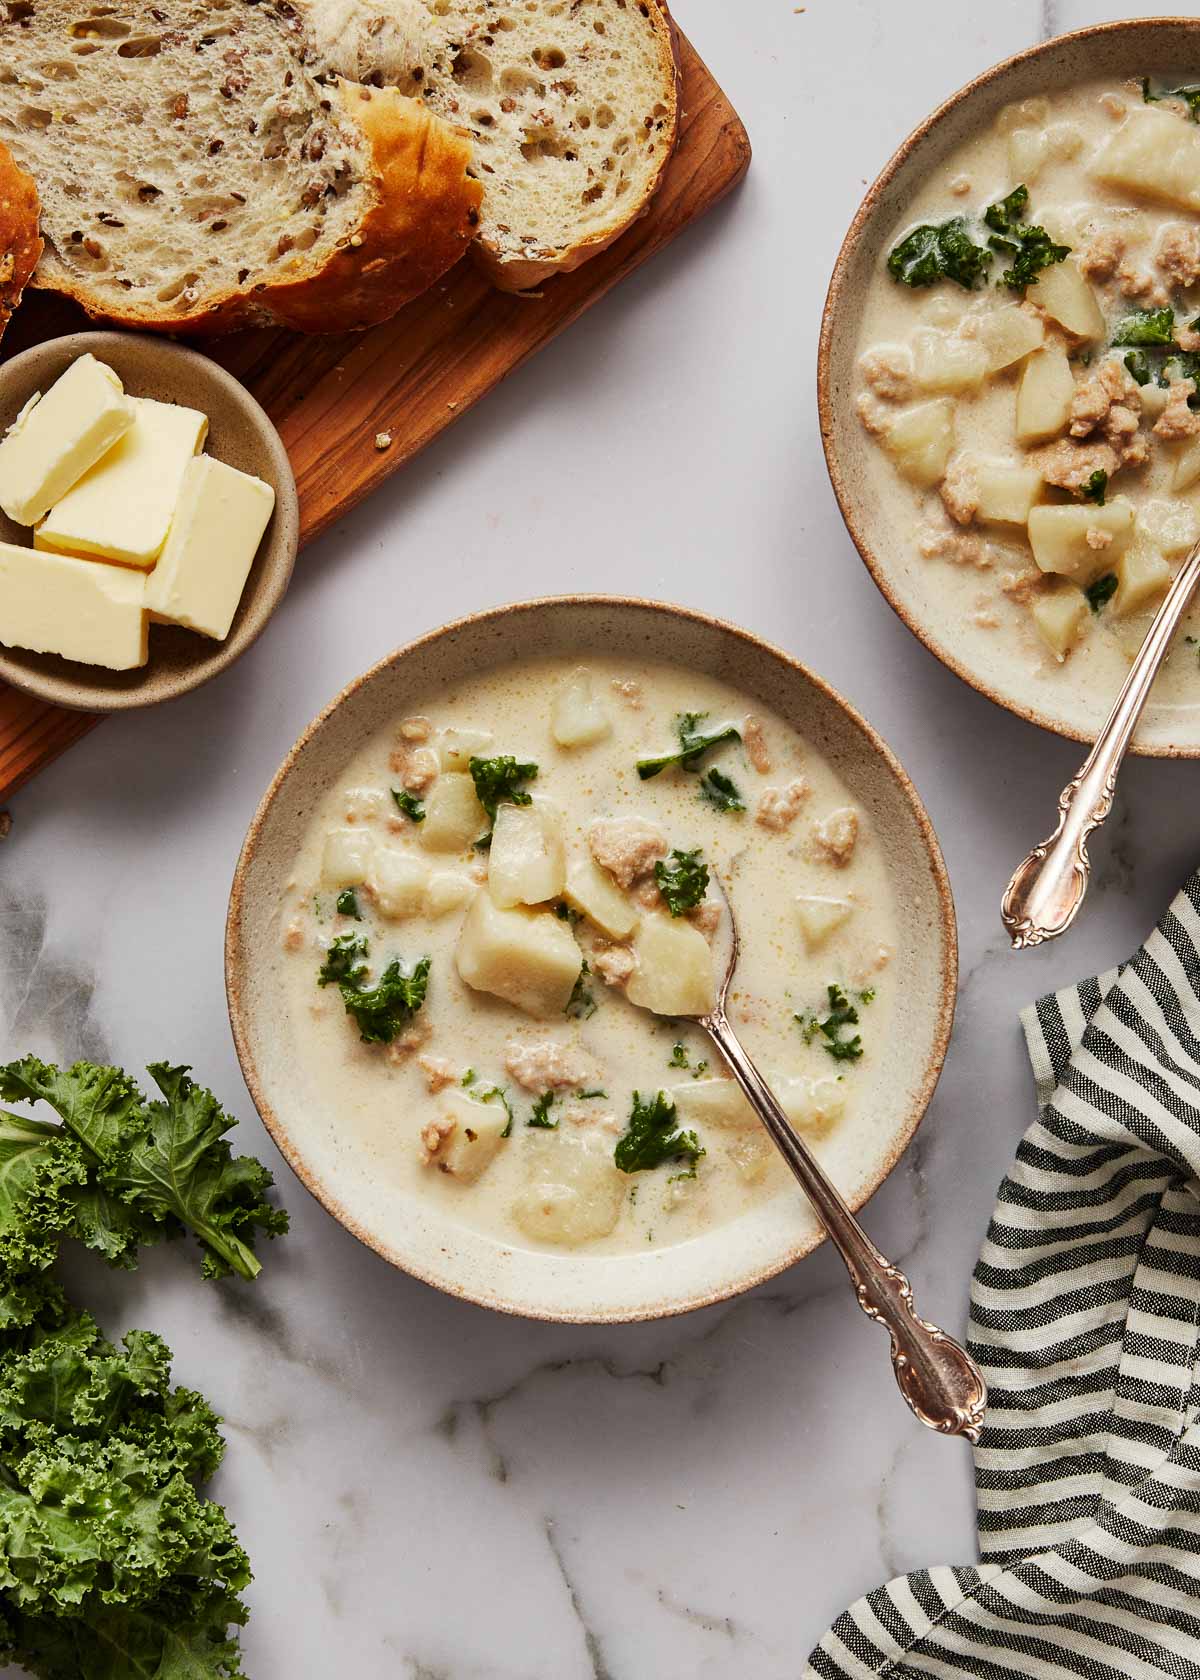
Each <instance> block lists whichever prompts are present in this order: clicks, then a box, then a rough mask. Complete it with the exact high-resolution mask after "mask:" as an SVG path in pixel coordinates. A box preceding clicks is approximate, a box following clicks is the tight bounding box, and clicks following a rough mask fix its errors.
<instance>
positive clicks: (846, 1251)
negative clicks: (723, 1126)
mask: <svg viewBox="0 0 1200 1680" xmlns="http://www.w3.org/2000/svg"><path fill="white" fill-rule="evenodd" d="M700 1024H701V1026H703V1027H705V1028H706V1030H707V1031H708V1033H709V1034H710V1035H711V1037H712V1039H713V1041H714V1043H715V1044H716V1046H717V1048H718V1049H719V1050H720V1052H721V1054H722V1055H723V1056H724V1058H725V1060H726V1061H727V1062H728V1063H729V1067H730V1071H731V1072H732V1074H733V1076H734V1078H735V1079H736V1080H737V1082H738V1084H739V1085H740V1086H741V1088H742V1090H743V1091H744V1092H745V1093H746V1097H747V1099H748V1100H749V1102H750V1103H751V1105H752V1106H753V1108H754V1109H755V1111H756V1113H757V1114H758V1116H759V1118H760V1119H761V1120H762V1123H763V1125H764V1126H765V1127H766V1128H767V1131H768V1132H769V1133H770V1135H771V1137H772V1139H773V1140H774V1142H775V1144H776V1146H777V1148H778V1149H779V1151H780V1153H781V1154H782V1155H783V1157H784V1159H785V1160H786V1162H787V1164H788V1166H789V1167H791V1169H792V1171H793V1173H795V1175H796V1177H797V1179H799V1181H800V1185H801V1188H802V1189H803V1190H804V1192H805V1194H806V1195H807V1196H808V1199H809V1201H810V1202H811V1203H812V1205H813V1207H814V1208H815V1209H816V1213H817V1217H818V1219H820V1221H821V1223H822V1225H824V1227H825V1229H826V1231H828V1233H829V1235H830V1237H831V1238H832V1239H833V1242H834V1244H835V1246H836V1247H837V1249H838V1251H839V1253H840V1254H841V1256H842V1259H843V1260H844V1261H845V1263H846V1270H847V1271H848V1272H849V1273H850V1281H851V1282H852V1283H853V1285H854V1289H855V1293H856V1294H857V1296H858V1304H859V1306H860V1307H861V1308H862V1310H863V1311H864V1312H865V1313H866V1315H867V1317H868V1318H873V1319H875V1320H877V1321H878V1322H879V1323H880V1324H882V1325H884V1327H885V1328H886V1329H887V1330H888V1332H889V1334H890V1335H891V1338H892V1365H893V1367H894V1369H895V1372H896V1381H897V1382H898V1383H899V1385H900V1392H901V1393H902V1394H903V1396H904V1398H905V1399H906V1400H907V1401H908V1404H909V1406H910V1408H911V1409H912V1411H913V1413H914V1414H915V1415H916V1416H917V1417H918V1418H919V1419H920V1420H921V1422H922V1423H923V1424H926V1425H927V1426H928V1427H929V1428H930V1429H936V1430H938V1431H939V1432H940V1433H941V1434H943V1435H965V1436H966V1438H967V1440H968V1441H978V1439H979V1434H980V1430H981V1429H982V1427H983V1414H984V1410H985V1408H986V1406H987V1386H986V1384H985V1383H984V1380H983V1376H982V1374H981V1373H980V1370H979V1367H978V1366H977V1365H976V1364H975V1361H974V1360H973V1359H972V1358H971V1356H970V1354H968V1353H967V1352H966V1350H965V1349H964V1348H961V1347H959V1345H958V1343H957V1342H956V1341H954V1340H953V1339H952V1338H951V1337H949V1336H947V1335H946V1333H945V1332H944V1331H942V1330H939V1329H938V1328H937V1326H936V1325H935V1324H927V1323H926V1321H925V1320H924V1319H923V1318H918V1317H917V1313H916V1308H915V1307H914V1305H913V1297H912V1289H911V1287H910V1285H909V1281H908V1279H907V1278H906V1277H905V1276H904V1273H903V1272H901V1271H900V1270H899V1269H898V1268H897V1267H896V1266H893V1265H891V1264H889V1262H888V1261H887V1260H885V1259H884V1257H883V1255H882V1254H880V1252H879V1250H878V1249H877V1248H876V1247H875V1245H874V1243H873V1242H872V1241H871V1239H870V1238H869V1237H868V1236H867V1234H866V1232H865V1231H864V1230H863V1228H862V1226H861V1225H860V1224H859V1223H858V1221H857V1219H855V1217H854V1215H853V1214H852V1213H851V1212H850V1209H849V1208H848V1207H847V1206H846V1204H845V1202H844V1201H843V1200H842V1198H841V1196H840V1195H839V1194H838V1191H837V1190H836V1189H835V1188H834V1186H833V1184H832V1183H831V1182H830V1180H829V1179H828V1178H827V1177H826V1175H825V1173H824V1171H823V1169H822V1168H821V1167H820V1166H819V1165H818V1163H817V1161H816V1158H815V1157H814V1156H813V1155H812V1154H811V1153H810V1151H809V1149H808V1147H807V1145H806V1144H805V1142H804V1140H803V1139H802V1138H801V1137H799V1136H798V1134H797V1133H796V1132H795V1130H794V1129H793V1127H792V1123H791V1121H790V1120H789V1119H788V1117H787V1115H786V1114H785V1113H784V1112H783V1110H782V1109H781V1108H780V1106H779V1104H778V1103H777V1102H776V1101H775V1098H774V1097H773V1096H772V1095H771V1092H770V1089H769V1088H768V1086H767V1084H766V1083H765V1081H764V1080H763V1078H762V1076H761V1074H760V1073H759V1071H758V1069H757V1068H756V1067H755V1066H754V1063H753V1062H752V1061H751V1060H750V1058H749V1056H748V1055H747V1054H746V1052H745V1051H744V1050H743V1049H742V1046H741V1043H740V1042H739V1040H738V1038H737V1035H736V1034H735V1032H734V1030H733V1028H732V1027H731V1026H730V1024H729V1021H728V1018H727V1017H726V1015H725V1013H724V1011H723V1010H722V1009H720V1008H718V1009H717V1010H715V1011H714V1012H713V1013H712V1014H711V1015H705V1016H702V1017H701V1018H700Z"/></svg>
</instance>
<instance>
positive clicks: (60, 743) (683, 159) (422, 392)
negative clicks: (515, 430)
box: [0, 36, 750, 802]
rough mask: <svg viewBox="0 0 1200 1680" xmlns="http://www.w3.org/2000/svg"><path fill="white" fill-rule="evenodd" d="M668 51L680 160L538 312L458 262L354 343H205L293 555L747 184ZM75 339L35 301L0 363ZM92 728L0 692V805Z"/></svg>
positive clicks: (740, 145)
mask: <svg viewBox="0 0 1200 1680" xmlns="http://www.w3.org/2000/svg"><path fill="white" fill-rule="evenodd" d="M679 45H680V61H681V68H682V72H683V98H682V106H683V122H682V129H681V134H680V141H679V148H678V150H677V152H676V154H675V157H674V159H673V160H672V163H671V166H670V168H669V169H668V171H667V176H666V179H665V181H664V183H663V186H662V188H661V189H660V191H659V192H658V194H657V195H656V196H655V198H654V200H653V201H652V203H651V206H650V210H649V213H648V214H647V215H645V216H643V218H642V219H641V221H640V222H638V223H637V224H636V225H635V226H634V227H632V228H630V230H629V231H628V233H626V234H625V235H624V236H623V237H622V238H621V239H619V240H618V241H617V243H616V244H615V245H613V246H612V247H610V249H609V250H607V251H605V252H604V253H603V254H602V255H600V256H599V257H596V258H594V259H593V261H591V262H589V263H585V264H584V266H583V267H582V268H580V269H577V270H576V271H575V273H574V274H564V275H559V276H557V277H556V278H555V279H553V280H551V281H549V282H548V283H547V285H546V288H545V290H544V292H543V294H542V295H541V296H540V297H536V298H526V297H522V298H514V297H509V296H506V295H505V294H503V293H501V292H497V291H494V290H493V289H492V287H491V286H489V285H488V284H487V282H486V281H485V280H484V279H483V278H482V277H481V276H480V274H479V273H478V271H477V270H476V269H475V267H474V265H473V264H472V263H471V262H470V261H464V262H461V263H459V265H458V266H457V268H455V269H454V270H453V271H452V272H451V273H450V274H448V275H446V276H445V278H444V279H443V280H441V281H440V282H439V283H438V284H437V285H436V286H434V287H433V288H432V289H431V290H430V291H429V292H427V293H426V295H425V296H424V297H421V298H418V299H417V300H416V301H415V302H414V303H410V304H409V305H408V307H407V308H406V309H404V310H402V311H401V312H400V314H399V315H397V316H395V317H394V318H393V319H392V320H391V321H387V322H385V323H384V324H383V325H382V326H380V327H374V328H372V329H371V331H369V332H366V333H348V334H343V335H341V336H337V337H319V338H307V337H301V336H299V335H297V334H294V333H287V332H284V331H282V330H279V331H274V330H269V331H256V332H243V333H237V334H234V335H233V336H231V337H229V338H226V339H221V340H219V341H217V343H216V345H215V347H213V348H212V349H211V352H210V353H211V354H213V355H214V356H215V358H216V360H217V361H219V362H221V363H222V364H223V365H224V366H225V367H227V368H229V369H230V370H231V371H232V372H234V373H236V374H237V375H238V377H239V378H240V379H242V380H243V381H244V382H245V383H246V384H247V385H248V386H249V387H250V389H251V390H252V391H253V392H254V394H255V396H256V397H257V398H258V400H259V401H260V402H261V403H262V405H263V407H264V408H265V409H266V410H267V412H268V414H270V416H271V418H272V419H273V420H274V422H275V424H276V425H277V426H278V427H279V430H280V433H281V434H282V436H283V441H284V443H285V444H286V445H287V450H288V454H289V455H290V456H291V460H292V466H293V467H294V469H295V473H296V482H297V485H298V486H299V490H300V517H301V542H307V541H308V540H309V539H310V538H312V537H315V536H317V535H318V534H319V533H320V532H321V531H323V530H325V528H326V527H327V526H328V525H331V524H332V523H333V522H334V520H336V519H338V518H340V517H341V515H342V514H344V513H346V512H347V510H348V509H350V508H352V507H353V506H354V505H355V504H356V503H357V502H360V501H361V500H362V498H363V497H364V496H366V495H367V494H368V493H369V492H370V491H371V490H373V489H374V488H375V487H376V485H378V484H381V483H382V482H383V480H384V479H385V478H387V477H388V476H389V475H390V474H391V473H394V472H395V471H396V469H397V467H399V466H402V465H403V463H404V462H405V461H407V460H408V459H409V458H410V456H413V455H415V454H416V453H417V451H418V450H420V449H424V447H425V445H426V444H427V443H429V442H430V441H431V440H432V439H433V438H435V437H436V436H437V435H438V433H439V432H441V431H443V430H444V429H445V428H446V427H447V426H449V425H451V424H452V422H453V421H455V420H457V419H458V418H459V417H460V416H461V415H463V414H465V413H466V412H467V410H468V409H469V408H471V407H473V405H474V404H475V403H477V402H478V401H479V399H480V397H483V396H486V395H487V393H488V392H489V391H490V390H491V389H492V387H493V386H495V385H497V384H498V383H499V382H500V380H501V379H503V378H504V376H505V374H506V373H510V372H511V371H512V369H513V368H515V367H519V366H520V365H521V363H522V362H523V361H525V360H526V358H527V357H529V356H531V355H533V353H534V352H535V351H536V350H540V349H541V347H542V345H544V344H546V343H548V342H549V341H550V339H552V338H553V337H554V336H555V334H556V333H559V332H561V331H562V329H563V328H564V327H566V326H569V325H570V323H571V322H572V321H574V320H575V319H576V317H577V316H579V315H582V313H583V311H584V310H585V309H587V308H588V307H589V306H590V305H591V304H593V303H595V302H596V300H597V298H601V297H603V296H604V294H605V292H607V291H608V290H609V288H610V287H611V286H614V285H616V283H617V282H618V281H619V280H623V279H624V277H625V276H626V275H627V274H630V273H632V271H633V270H634V269H635V268H637V267H638V266H639V265H640V264H641V263H643V262H645V261H646V259H647V257H652V256H653V255H654V253H655V252H656V251H660V250H661V249H662V248H663V246H664V245H666V244H668V243H669V242H670V241H671V240H672V239H674V238H675V236H676V234H678V233H682V231H683V230H684V228H686V227H687V226H688V225H689V224H690V223H691V222H694V221H695V220H696V219H697V217H699V216H702V215H703V214H704V212H705V211H706V210H708V209H710V208H711V207H712V206H713V205H714V204H715V203H716V202H717V200H718V199H720V198H722V197H723V196H724V195H725V194H726V193H727V192H728V191H729V189H730V188H731V187H733V186H734V185H735V184H736V183H737V182H738V181H739V180H740V179H741V177H742V176H743V175H744V174H745V172H746V168H747V166H748V164H749V162H750V142H749V139H748V137H747V135H746V130H745V128H744V126H743V125H742V122H741V120H740V118H739V117H738V115H737V113H736V111H734V109H733V107H732V106H731V105H730V103H729V101H728V100H727V99H726V97H725V95H724V94H723V93H722V92H721V89H720V88H719V87H718V86H717V84H716V82H715V81H714V80H713V78H712V76H711V75H710V74H709V72H708V70H707V68H706V67H705V65H704V64H703V63H702V62H701V60H700V58H699V57H698V56H697V54H696V52H695V51H694V49H693V48H692V46H691V44H690V43H689V42H688V41H687V40H685V39H684V38H683V37H682V36H681V37H680V42H679ZM87 324H88V323H87V321H86V320H85V319H84V318H83V317H82V315H81V313H80V312H79V311H77V310H76V309H75V308H74V306H72V305H70V304H67V303H65V302H64V301H63V300H61V299H58V298H51V297H49V296H43V295H34V296H31V297H30V298H29V299H27V301H26V302H25V303H24V304H22V306H21V309H20V310H19V311H18V313H17V315H16V317H15V319H14V321H13V324H12V326H11V327H10V328H9V331H8V334H7V336H6V337H5V340H4V344H3V347H2V350H3V356H11V355H15V354H16V353H17V352H18V351H19V350H24V349H26V348H27V347H28V346H29V345H30V344H35V343H38V342H40V341H41V340H43V339H47V338H53V337H56V336H57V335H58V334H60V333H66V332H76V331H78V330H79V329H80V328H81V327H85V326H87ZM203 348H209V347H208V346H203ZM383 431H386V432H390V433H391V434H392V440H393V441H392V444H391V447H390V448H389V449H387V450H385V451H380V450H377V449H376V448H375V435H376V433H377V432H383ZM285 610H286V609H285ZM101 721H102V720H101V719H100V718H98V717H95V716H92V715H91V714H89V713H84V712H68V711H63V710H62V709H61V708H59V707H57V706H50V705H47V704H46V702H45V701H42V700H35V699H33V698H31V697H30V696H28V695H24V694H21V693H19V692H18V691H17V690H16V689H13V688H9V687H8V686H7V685H4V684H0V802H2V801H3V799H4V798H5V796H6V795H8V794H10V793H12V792H13V791H14V790H15V789H16V788H18V787H20V786H21V784H22V783H23V782H26V781H28V780H29V778H30V777H31V776H33V775H35V774H36V773H37V771H38V770H40V769H41V768H42V767H43V765H46V764H49V763H50V762H51V761H52V760H53V759H55V758H57V757H58V755H59V754H60V753H61V752H63V751H65V749H66V748H67V747H69V746H70V745H71V744H72V743H73V742H74V741H78V740H79V739H80V737H81V736H83V735H85V734H86V733H87V732H88V730H90V729H93V728H94V727H95V726H96V724H97V723H99V722H101Z"/></svg>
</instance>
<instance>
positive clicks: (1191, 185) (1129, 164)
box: [1092, 105, 1200, 211]
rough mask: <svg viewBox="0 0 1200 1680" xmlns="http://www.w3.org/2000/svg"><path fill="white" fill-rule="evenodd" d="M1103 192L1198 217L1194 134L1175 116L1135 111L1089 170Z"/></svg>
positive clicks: (1199, 136)
mask: <svg viewBox="0 0 1200 1680" xmlns="http://www.w3.org/2000/svg"><path fill="white" fill-rule="evenodd" d="M1092 174H1093V175H1094V176H1095V177H1096V179H1097V180H1098V181H1103V182H1104V183H1105V185H1106V186H1112V187H1121V188H1123V189H1124V190H1125V191H1126V192H1131V193H1134V194H1136V195H1137V197H1139V198H1155V199H1159V200H1161V201H1162V202H1163V203H1166V204H1175V205H1178V206H1179V207H1180V208H1181V209H1184V210H1192V211H1200V132H1197V130H1196V128H1195V126H1194V125H1193V124H1192V123H1189V122H1186V121H1185V120H1184V119H1183V118H1182V117H1181V116H1180V115H1179V114H1178V113H1177V112H1175V111H1167V110H1164V109H1162V108H1160V107H1156V106H1153V105H1144V106H1137V107H1135V108H1134V109H1133V110H1132V111H1130V113H1129V115H1128V116H1127V117H1126V119H1125V121H1124V122H1123V123H1122V124H1121V126H1120V128H1118V129H1117V130H1116V132H1115V133H1114V134H1111V135H1110V136H1109V138H1108V139H1107V140H1106V141H1105V143H1104V145H1103V146H1102V147H1101V148H1100V151H1099V153H1098V155H1097V157H1096V160H1095V162H1094V163H1093V164H1092Z"/></svg>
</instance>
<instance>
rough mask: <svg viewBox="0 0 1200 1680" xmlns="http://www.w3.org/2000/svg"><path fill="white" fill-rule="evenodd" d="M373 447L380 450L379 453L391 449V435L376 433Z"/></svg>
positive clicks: (389, 433) (388, 433)
mask: <svg viewBox="0 0 1200 1680" xmlns="http://www.w3.org/2000/svg"><path fill="white" fill-rule="evenodd" d="M375 447H376V449H378V450H380V451H381V452H382V451H383V450H385V449H390V448H391V447H392V434H391V432H376V433H375Z"/></svg>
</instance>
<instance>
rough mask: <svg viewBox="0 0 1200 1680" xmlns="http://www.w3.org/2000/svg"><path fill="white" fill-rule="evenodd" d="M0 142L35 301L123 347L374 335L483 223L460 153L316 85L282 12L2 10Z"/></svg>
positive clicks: (466, 158) (280, 7) (426, 125)
mask: <svg viewBox="0 0 1200 1680" xmlns="http://www.w3.org/2000/svg"><path fill="white" fill-rule="evenodd" d="M118 54H119V56H118ZM93 55H103V56H99V57H93ZM109 66H111V71H110V70H109ZM110 76H111V82H112V88H111V94H110V93H109V78H110ZM86 78H90V80H87V79H86ZM100 97H105V98H108V99H109V100H110V103H111V109H105V108H104V107H103V106H102V105H101V106H99V109H98V104H99V99H100ZM72 101H73V102H74V103H72ZM135 101H136V107H135V105H134V103H133V102H135ZM60 112H65V113H66V120H65V121H64V120H60V115H59V113H60ZM131 112H132V117H131ZM131 123H132V126H130V125H131ZM122 124H124V125H125V127H124V128H122V126H121V125H122ZM109 126H111V130H112V138H111V142H110V143H109V145H108V147H107V149H106V147H105V141H106V140H108V135H107V133H106V132H105V130H106V128H107V127H109ZM126 133H127V134H128V135H129V137H130V138H129V142H128V143H123V136H124V134H126ZM143 136H144V137H146V138H145V140H143ZM0 138H3V139H6V140H7V141H8V144H9V146H10V148H11V150H12V151H13V153H14V154H15V155H16V158H17V160H18V162H19V163H20V164H23V165H24V166H25V167H26V169H28V170H29V171H30V172H31V173H32V174H33V175H34V176H35V177H39V182H40V188H41V191H40V198H41V225H42V234H43V236H44V239H45V249H44V251H43V254H42V257H41V261H40V262H39V263H38V266H37V270H36V274H35V276H34V282H33V283H34V284H35V285H38V286H42V287H45V288H47V289H51V290H54V291H58V292H61V293H63V294H64V295H66V296H68V297H71V298H73V299H75V300H76V301H77V302H78V303H79V304H80V305H82V307H83V308H84V310H86V311H87V313H88V314H89V315H91V316H93V317H95V318H99V319H103V320H108V321H112V322H115V323H116V324H118V325H121V326H129V327H138V328H142V329H148V330H152V331H160V332H182V333H193V334H195V333H202V334H207V333H214V332H224V331H229V330H231V329H233V328H236V327H243V326H250V325H268V324H274V323H280V324H283V325H285V326H289V327H294V328H297V329H300V330H302V331H307V332H343V331H347V330H351V329H355V328H362V327H368V326H372V325H374V324H375V323H376V322H378V321H382V320H384V319H386V318H387V317H388V316H390V315H392V314H394V313H395V312H396V311H397V310H398V309H399V308H401V307H402V306H403V305H404V304H405V303H407V302H409V301H410V299H412V298H414V297H416V296H418V295H419V294H420V293H421V292H423V291H425V290H426V289H427V288H428V287H429V286H430V285H431V284H432V283H433V282H434V281H435V280H436V279H437V278H438V277H439V276H440V275H441V274H443V273H445V271H446V270H447V269H448V268H450V267H451V266H452V264H453V263H455V262H456V261H457V260H458V258H459V257H460V256H462V255H463V253H464V252H465V251H466V250H467V248H468V246H469V244H470V243H471V240H472V238H473V236H474V233H475V230H476V226H477V223H478V213H479V203H480V198H481V189H480V186H479V184H478V182H476V181H474V180H472V179H471V177H470V175H469V174H468V169H469V166H470V163H471V158H472V145H471V141H470V138H469V136H467V135H466V134H465V133H463V132H462V131H461V130H459V129H457V128H456V127H455V126H453V125H452V124H449V123H446V122H444V121H443V120H442V119H440V118H439V117H438V116H437V115H436V113H434V112H432V111H430V110H428V109H427V108H426V107H425V106H424V105H423V103H422V102H421V101H419V100H414V99H411V98H406V97H404V96H403V95H402V94H401V93H400V92H398V91H397V90H395V89H393V88H365V87H361V86H359V85H357V84H355V83H352V82H347V81H338V80H336V79H335V78H334V77H332V76H330V75H328V74H326V73H324V72H323V71H322V70H320V69H318V68H317V67H315V66H314V65H313V64H312V62H311V54H310V51H309V43H308V40H307V37H306V35H305V33H304V29H303V25H302V21H301V19H300V17H299V16H298V15H297V14H296V13H295V12H294V10H293V9H292V7H291V6H290V5H289V4H288V3H287V0H214V3H213V4H211V5H203V4H201V3H200V0H159V3H158V4H156V5H155V6H153V7H151V6H150V5H148V4H146V3H145V0H103V3H101V4H91V5H88V4H83V5H76V4H75V3H74V0H21V4H20V5H14V4H12V3H11V0H10V3H8V4H7V5H3V4H0ZM147 142H148V144H147ZM75 148H78V161H77V162H76V151H75ZM138 148H141V149H140V150H139V149H138ZM106 160H107V161H106ZM75 181H81V182H83V183H84V184H85V187H86V191H84V192H82V193H80V192H79V190H78V188H77V186H76V185H75V184H74V183H75ZM239 189H240V190H239ZM2 249H3V248H2V247H0V254H2Z"/></svg>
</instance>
